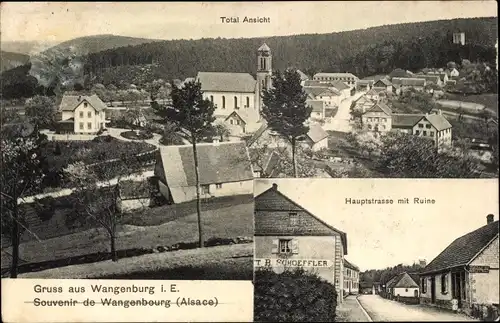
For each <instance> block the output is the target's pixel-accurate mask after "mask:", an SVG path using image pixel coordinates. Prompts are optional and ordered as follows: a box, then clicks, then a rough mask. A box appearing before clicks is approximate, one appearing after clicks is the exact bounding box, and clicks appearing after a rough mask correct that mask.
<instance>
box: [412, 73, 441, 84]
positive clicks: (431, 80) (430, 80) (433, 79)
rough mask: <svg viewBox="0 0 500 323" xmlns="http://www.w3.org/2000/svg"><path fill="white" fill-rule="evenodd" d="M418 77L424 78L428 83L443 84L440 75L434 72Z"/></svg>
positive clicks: (418, 76)
mask: <svg viewBox="0 0 500 323" xmlns="http://www.w3.org/2000/svg"><path fill="white" fill-rule="evenodd" d="M417 78H421V79H424V80H425V83H426V85H430V84H434V85H437V86H443V82H442V81H441V78H440V77H439V75H432V74H426V75H417Z"/></svg>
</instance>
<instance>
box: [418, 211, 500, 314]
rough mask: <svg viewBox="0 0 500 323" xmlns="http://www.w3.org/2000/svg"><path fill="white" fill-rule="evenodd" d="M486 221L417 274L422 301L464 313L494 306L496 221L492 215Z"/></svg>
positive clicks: (495, 302)
mask: <svg viewBox="0 0 500 323" xmlns="http://www.w3.org/2000/svg"><path fill="white" fill-rule="evenodd" d="M486 222H487V223H486V225H485V226H483V227H480V228H479V229H476V230H474V231H472V232H469V233H467V234H465V235H463V236H462V237H459V238H458V239H456V240H455V241H453V242H452V243H451V244H450V245H449V246H448V247H447V248H446V249H444V250H443V251H442V252H441V253H440V254H439V255H438V256H437V257H436V258H434V259H433V260H432V261H431V262H430V263H429V264H428V265H427V266H426V267H425V268H424V270H423V272H422V273H420V285H421V286H420V287H421V294H420V302H421V303H422V304H430V305H434V306H438V307H443V308H448V309H455V310H461V311H464V312H467V313H470V312H472V310H473V308H474V307H483V306H497V307H498V304H499V293H498V291H499V288H500V286H499V240H498V233H499V222H498V220H497V221H494V216H493V215H492V214H490V215H488V216H487V221H486ZM481 310H482V309H481Z"/></svg>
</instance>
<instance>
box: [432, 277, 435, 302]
mask: <svg viewBox="0 0 500 323" xmlns="http://www.w3.org/2000/svg"><path fill="white" fill-rule="evenodd" d="M431 303H432V304H434V303H436V277H434V276H432V278H431Z"/></svg>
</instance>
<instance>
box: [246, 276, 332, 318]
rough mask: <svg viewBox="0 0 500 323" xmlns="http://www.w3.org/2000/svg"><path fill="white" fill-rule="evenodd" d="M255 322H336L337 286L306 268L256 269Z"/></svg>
mask: <svg viewBox="0 0 500 323" xmlns="http://www.w3.org/2000/svg"><path fill="white" fill-rule="evenodd" d="M254 286H255V287H254V321H255V322H334V321H335V309H336V307H337V292H336V291H335V287H334V286H333V285H332V284H330V283H328V282H326V281H324V280H322V279H321V278H319V277H318V276H316V275H314V274H311V273H308V272H305V271H304V270H295V271H285V272H284V273H282V274H276V273H274V272H273V271H270V270H257V271H255V279H254Z"/></svg>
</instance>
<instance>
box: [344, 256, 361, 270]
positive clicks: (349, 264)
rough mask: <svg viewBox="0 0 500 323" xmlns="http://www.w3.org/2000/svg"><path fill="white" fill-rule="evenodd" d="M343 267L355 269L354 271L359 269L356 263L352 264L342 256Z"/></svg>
mask: <svg viewBox="0 0 500 323" xmlns="http://www.w3.org/2000/svg"><path fill="white" fill-rule="evenodd" d="M344 267H347V268H349V269H352V270H356V271H359V267H358V266H356V265H353V264H352V263H350V262H349V261H348V260H347V259H345V258H344Z"/></svg>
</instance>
